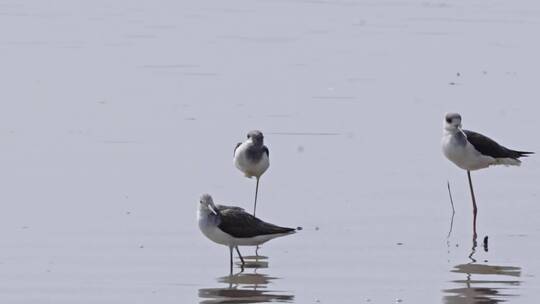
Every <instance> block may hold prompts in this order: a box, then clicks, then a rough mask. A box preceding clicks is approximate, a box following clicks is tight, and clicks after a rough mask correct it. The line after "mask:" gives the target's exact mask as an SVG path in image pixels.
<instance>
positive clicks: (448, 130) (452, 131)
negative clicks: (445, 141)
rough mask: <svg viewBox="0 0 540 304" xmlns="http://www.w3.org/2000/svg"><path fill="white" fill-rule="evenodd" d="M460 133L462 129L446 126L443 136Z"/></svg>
mask: <svg viewBox="0 0 540 304" xmlns="http://www.w3.org/2000/svg"><path fill="white" fill-rule="evenodd" d="M458 132H461V130H460V129H458V128H456V127H452V126H445V127H444V128H443V134H445V135H455V134H457V133H458Z"/></svg>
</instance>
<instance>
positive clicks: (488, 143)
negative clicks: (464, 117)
mask: <svg viewBox="0 0 540 304" xmlns="http://www.w3.org/2000/svg"><path fill="white" fill-rule="evenodd" d="M463 133H465V135H466V136H467V141H468V142H470V143H471V145H473V147H474V148H475V149H476V150H477V151H478V152H480V153H482V154H484V155H487V156H491V157H493V158H514V159H518V158H520V157H522V156H527V154H532V153H533V152H523V151H514V150H510V149H508V148H506V147H503V146H501V145H499V144H498V143H497V142H496V141H494V140H493V139H491V138H489V137H487V136H484V135H482V134H480V133H476V132H473V131H469V130H463Z"/></svg>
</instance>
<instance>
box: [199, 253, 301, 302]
mask: <svg viewBox="0 0 540 304" xmlns="http://www.w3.org/2000/svg"><path fill="white" fill-rule="evenodd" d="M267 259H268V258H267V257H265V256H260V255H255V256H245V257H244V260H245V265H244V268H245V269H247V270H246V271H250V273H247V272H244V269H242V270H241V271H240V272H238V273H236V274H233V275H229V276H225V277H221V278H218V279H217V281H218V282H219V283H222V284H226V287H221V288H202V289H199V298H200V299H201V302H200V303H201V304H217V303H266V302H281V303H291V302H293V300H294V295H292V294H287V293H286V292H281V291H276V290H269V289H268V284H269V283H270V282H272V281H273V280H276V279H277V278H275V277H271V276H268V275H266V274H262V273H258V270H259V269H263V268H268V261H267ZM238 265H240V264H239V263H238Z"/></svg>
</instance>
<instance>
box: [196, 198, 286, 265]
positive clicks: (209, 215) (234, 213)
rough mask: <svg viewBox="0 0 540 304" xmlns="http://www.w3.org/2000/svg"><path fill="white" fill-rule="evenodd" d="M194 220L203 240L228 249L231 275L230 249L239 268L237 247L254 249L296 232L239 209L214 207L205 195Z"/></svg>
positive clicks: (231, 258) (241, 258)
mask: <svg viewBox="0 0 540 304" xmlns="http://www.w3.org/2000/svg"><path fill="white" fill-rule="evenodd" d="M197 217H198V222H199V229H200V230H201V232H202V233H203V234H204V235H205V236H206V237H207V238H209V239H210V240H212V241H214V242H216V243H218V244H221V245H225V246H227V247H229V256H230V270H231V274H232V270H233V249H236V252H237V253H238V256H239V257H240V261H241V262H242V269H243V267H244V259H243V257H242V255H241V254H240V250H239V249H238V246H258V245H261V244H263V243H266V242H268V241H269V240H271V239H274V238H277V237H280V236H285V235H288V234H292V233H295V232H296V229H294V228H286V227H279V226H276V225H273V224H270V223H266V222H264V221H262V220H260V219H258V218H256V217H254V216H253V215H251V214H249V213H247V212H245V211H244V209H242V208H240V207H231V206H222V205H215V204H214V201H213V200H212V197H211V196H210V195H209V194H203V195H202V196H201V200H200V205H199V209H198V213H197Z"/></svg>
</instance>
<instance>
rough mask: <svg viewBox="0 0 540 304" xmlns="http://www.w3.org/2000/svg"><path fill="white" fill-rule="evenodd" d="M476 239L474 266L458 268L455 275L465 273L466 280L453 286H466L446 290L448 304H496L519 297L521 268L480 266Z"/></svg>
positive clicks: (473, 252) (472, 253) (455, 269)
mask: <svg viewBox="0 0 540 304" xmlns="http://www.w3.org/2000/svg"><path fill="white" fill-rule="evenodd" d="M475 250H476V240H473V247H472V252H471V254H470V255H469V259H470V260H471V263H468V264H459V265H456V266H454V269H452V270H451V272H454V273H462V274H465V279H464V280H454V281H452V283H455V284H458V285H460V286H462V287H459V288H452V289H446V290H444V292H445V293H446V294H447V295H446V296H445V297H444V303H450V304H461V303H463V304H465V303H467V304H472V303H482V304H495V303H502V302H506V301H508V300H509V298H511V297H516V296H518V295H519V294H518V293H517V291H516V289H517V288H518V287H519V285H520V284H521V281H520V280H519V279H518V278H519V277H521V268H520V267H514V266H495V265H487V264H477V263H476V260H475V259H474V254H475Z"/></svg>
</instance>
